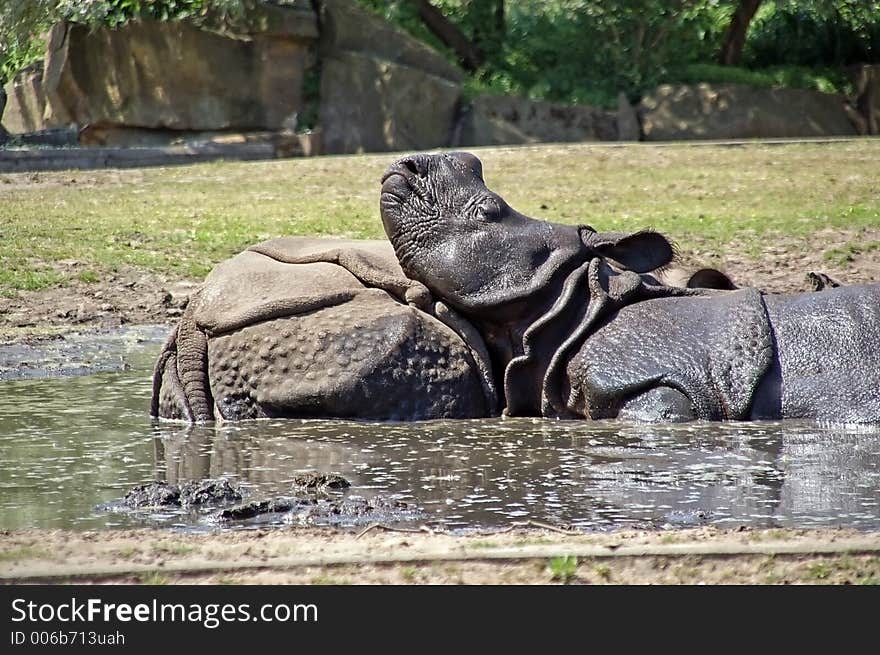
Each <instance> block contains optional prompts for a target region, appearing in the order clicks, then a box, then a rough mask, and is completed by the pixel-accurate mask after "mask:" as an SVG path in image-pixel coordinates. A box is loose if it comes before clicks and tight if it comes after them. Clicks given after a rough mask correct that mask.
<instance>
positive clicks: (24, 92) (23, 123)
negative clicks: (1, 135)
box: [0, 61, 48, 134]
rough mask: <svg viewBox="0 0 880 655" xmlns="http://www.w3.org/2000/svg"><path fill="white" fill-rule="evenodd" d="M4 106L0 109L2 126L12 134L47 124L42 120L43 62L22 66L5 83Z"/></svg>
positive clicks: (34, 129) (43, 104)
mask: <svg viewBox="0 0 880 655" xmlns="http://www.w3.org/2000/svg"><path fill="white" fill-rule="evenodd" d="M4 92H5V94H6V107H5V108H4V109H2V110H0V112H2V113H0V116H2V122H3V127H5V128H6V129H7V130H8V131H9V132H10V133H12V134H23V133H25V132H36V131H38V130H42V129H44V128H45V127H47V126H48V125H47V124H46V123H45V121H44V120H43V113H44V111H45V109H46V98H45V95H44V94H43V62H42V61H36V62H34V63H32V64H30V65H29V66H25V67H24V68H22V69H21V70H20V71H18V73H16V74H15V76H14V77H13V78H12V79H11V80H10V81H9V82H7V84H6V87H5V88H4Z"/></svg>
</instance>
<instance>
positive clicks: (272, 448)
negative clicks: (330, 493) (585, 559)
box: [0, 357, 880, 530]
mask: <svg viewBox="0 0 880 655" xmlns="http://www.w3.org/2000/svg"><path fill="white" fill-rule="evenodd" d="M150 360H151V357H146V358H145V361H147V362H148V361H150ZM149 393H150V385H149V372H148V371H147V370H144V368H139V369H137V370H134V371H126V372H121V373H112V374H100V375H91V376H86V377H79V378H68V379H48V380H47V379H44V380H23V381H10V382H0V528H25V527H70V528H77V529H92V528H100V527H108V526H111V527H121V526H131V525H143V524H145V523H146V524H148V525H160V526H172V525H175V526H180V525H184V526H186V527H190V528H196V529H202V528H207V524H206V523H204V521H203V520H202V519H201V518H199V517H197V516H181V515H172V514H168V515H167V516H156V515H152V516H150V517H149V518H145V517H144V516H142V515H137V514H131V513H124V512H102V511H96V510H95V507H96V506H97V505H100V504H101V503H106V502H108V501H112V500H113V499H117V498H119V497H120V496H122V495H123V494H124V493H125V491H126V490H127V489H128V488H130V487H131V486H133V485H135V484H138V483H142V482H145V481H148V480H152V479H161V480H167V481H169V482H181V481H186V480H193V479H202V478H207V477H221V476H228V477H233V478H235V479H237V480H238V481H239V482H240V483H241V484H242V486H243V487H244V490H245V492H246V493H247V494H248V496H249V497H250V498H262V497H267V496H277V495H285V494H288V493H289V492H290V484H291V481H292V479H293V478H294V476H296V475H297V474H299V473H302V472H304V471H319V472H328V473H329V472H333V473H339V474H341V475H343V476H345V477H346V478H348V479H349V480H350V481H351V482H352V485H353V486H352V488H351V489H350V490H348V492H347V493H349V494H350V495H357V496H363V497H367V498H370V497H372V496H376V495H381V496H383V497H384V498H386V499H389V500H404V501H406V502H407V503H409V504H411V505H415V506H417V507H418V508H420V509H421V511H422V514H421V516H422V517H423V519H424V521H425V522H427V523H430V524H433V525H437V526H443V527H447V528H450V529H467V528H476V527H479V528H485V527H491V526H503V525H507V524H509V523H510V522H511V521H517V520H526V519H534V520H539V521H544V522H551V523H555V524H569V525H573V526H575V527H577V528H580V529H585V530H606V529H613V528H619V527H648V528H656V527H660V526H667V525H673V526H675V525H695V524H703V523H711V524H719V525H726V526H735V525H751V526H761V527H770V526H786V527H809V526H820V525H823V526H828V525H833V526H837V525H840V526H849V527H856V528H861V529H878V528H880V434H878V433H877V432H871V431H864V430H859V429H855V428H846V427H836V428H821V427H817V426H816V425H813V424H809V423H800V422H786V423H773V422H761V423H726V424H718V423H713V424H708V423H693V424H687V425H677V426H645V425H637V424H626V423H620V422H614V421H604V422H596V423H588V422H567V421H548V420H530V419H492V420H482V421H435V422H424V423H413V424H393V423H381V424H377V423H357V422H344V421H317V420H309V421H252V422H243V423H239V424H229V425H222V426H199V427H186V426H183V425H180V424H175V423H167V422H159V423H155V422H151V421H150V420H149V419H148V418H147V416H146V413H147V407H148V401H149Z"/></svg>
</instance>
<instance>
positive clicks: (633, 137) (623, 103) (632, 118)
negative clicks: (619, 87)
mask: <svg viewBox="0 0 880 655" xmlns="http://www.w3.org/2000/svg"><path fill="white" fill-rule="evenodd" d="M641 138H642V126H641V125H640V124H639V115H638V113H636V109H635V107H633V106H632V105H631V104H630V103H629V98H627V97H626V94H625V93H623V92H620V93H619V94H617V140H618V141H638V140H639V139H641Z"/></svg>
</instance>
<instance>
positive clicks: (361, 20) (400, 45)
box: [318, 0, 462, 82]
mask: <svg viewBox="0 0 880 655" xmlns="http://www.w3.org/2000/svg"><path fill="white" fill-rule="evenodd" d="M318 13H319V21H320V26H321V38H320V41H319V52H320V55H321V56H322V57H335V56H337V55H338V53H340V52H361V53H366V54H369V55H370V56H372V57H375V58H377V59H384V60H386V61H390V62H393V63H395V64H401V65H403V66H409V67H410V68H414V69H417V70H421V71H424V72H426V73H428V74H430V75H434V76H435V77H439V78H442V79H445V80H450V81H452V82H461V80H462V74H461V71H460V70H459V69H458V68H456V66H455V65H454V64H451V63H450V62H449V61H448V60H447V59H446V58H445V57H443V56H442V55H441V54H440V53H438V52H437V51H436V50H434V49H433V48H431V47H430V46H428V45H426V44H424V43H422V42H421V41H419V40H418V39H416V38H415V37H413V36H410V35H409V34H407V33H406V32H403V31H401V30H399V29H397V28H396V27H394V26H393V25H391V24H390V23H388V22H387V21H385V20H382V19H381V18H380V17H378V16H376V15H375V14H373V13H372V12H370V11H368V10H366V9H363V8H362V7H360V6H358V4H357V3H355V2H353V0H320V2H319V9H318Z"/></svg>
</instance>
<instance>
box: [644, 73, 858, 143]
mask: <svg viewBox="0 0 880 655" xmlns="http://www.w3.org/2000/svg"><path fill="white" fill-rule="evenodd" d="M845 105H846V99H845V98H844V97H843V96H839V95H834V94H829V93H819V92H818V91H807V90H804V89H767V88H758V87H751V86H745V85H740V84H719V85H710V84H698V85H693V86H691V85H678V86H672V85H663V86H660V87H658V88H657V90H656V91H655V92H654V93H653V94H650V95H648V96H646V97H645V98H643V99H642V102H641V103H640V104H639V115H640V117H641V122H642V131H643V133H644V138H645V140H646V141H666V140H676V139H748V138H784V137H818V136H848V135H854V134H856V129H855V127H854V126H853V124H852V122H851V121H850V120H849V118H847V114H846V111H845V109H844V107H845Z"/></svg>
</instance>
